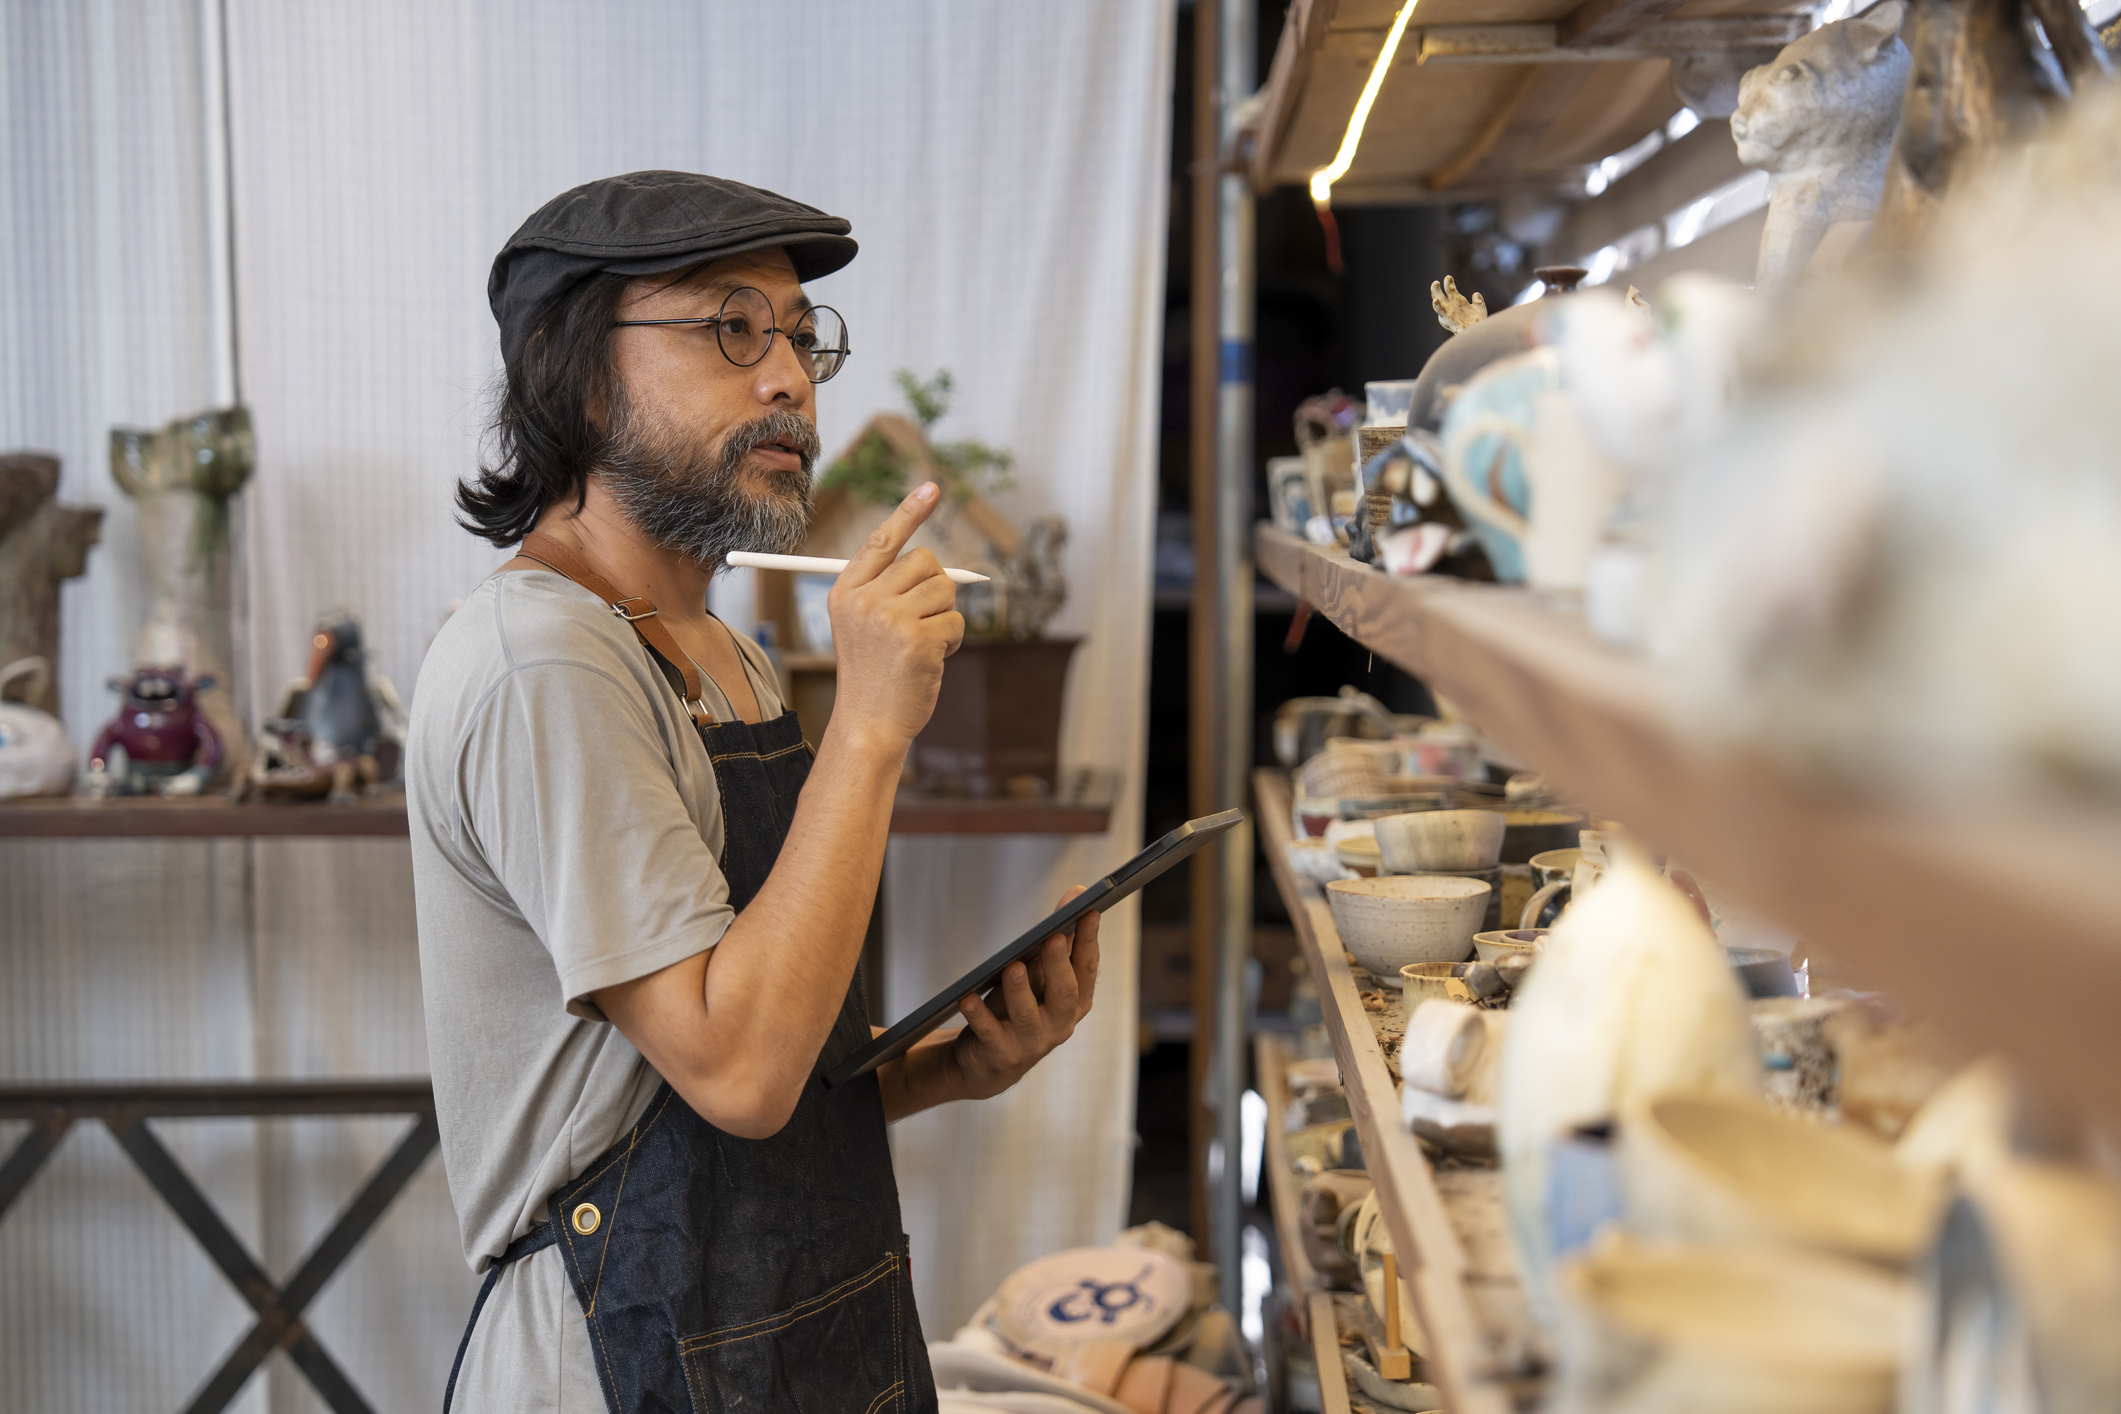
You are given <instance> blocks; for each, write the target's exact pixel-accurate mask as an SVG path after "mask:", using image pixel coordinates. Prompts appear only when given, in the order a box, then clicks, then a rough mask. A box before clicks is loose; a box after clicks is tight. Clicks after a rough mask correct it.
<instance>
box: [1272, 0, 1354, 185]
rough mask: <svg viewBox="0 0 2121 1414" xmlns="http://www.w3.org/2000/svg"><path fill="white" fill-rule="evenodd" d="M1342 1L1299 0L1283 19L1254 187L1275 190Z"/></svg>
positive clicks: (1275, 49)
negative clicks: (1285, 148)
mask: <svg viewBox="0 0 2121 1414" xmlns="http://www.w3.org/2000/svg"><path fill="white" fill-rule="evenodd" d="M1338 8H1339V0H1296V3H1294V4H1293V5H1291V6H1290V7H1289V14H1288V18H1286V19H1284V20H1283V21H1282V26H1281V38H1280V40H1279V41H1277V42H1276V44H1275V46H1274V64H1273V67H1271V68H1270V69H1268V70H1267V82H1266V94H1267V105H1266V111H1265V112H1264V113H1262V114H1261V115H1260V120H1259V132H1258V133H1257V135H1256V136H1255V137H1254V139H1253V143H1252V189H1253V190H1254V191H1260V192H1266V191H1272V190H1273V189H1274V187H1275V186H1276V185H1277V184H1276V182H1275V180H1274V165H1275V162H1276V161H1277V160H1278V159H1279V157H1280V156H1281V144H1282V140H1283V139H1284V138H1286V137H1287V136H1288V135H1289V124H1290V123H1292V122H1294V121H1295V120H1296V110H1297V108H1298V107H1299V106H1300V105H1301V104H1302V102H1303V96H1304V89H1305V87H1306V86H1307V85H1309V83H1310V82H1311V64H1312V60H1313V59H1315V58H1316V57H1317V55H1318V51H1319V50H1320V49H1321V48H1323V47H1324V45H1325V42H1326V33H1327V31H1328V30H1329V29H1330V28H1331V26H1332V24H1333V15H1334V12H1335V11H1336V10H1337V9H1338Z"/></svg>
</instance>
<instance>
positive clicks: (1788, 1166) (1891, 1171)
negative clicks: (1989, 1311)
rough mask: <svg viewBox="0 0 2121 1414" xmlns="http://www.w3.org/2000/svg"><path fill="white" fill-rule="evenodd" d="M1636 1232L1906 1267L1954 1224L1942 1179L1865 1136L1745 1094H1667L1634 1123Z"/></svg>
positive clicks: (1629, 1150) (1625, 1170) (1630, 1149)
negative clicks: (1943, 1225) (1782, 1246)
mask: <svg viewBox="0 0 2121 1414" xmlns="http://www.w3.org/2000/svg"><path fill="white" fill-rule="evenodd" d="M1619 1157H1620V1175H1621V1183H1622V1187H1623V1189H1624V1190H1625V1191H1626V1193H1627V1204H1628V1226H1629V1227H1630V1228H1631V1229H1632V1230H1634V1231H1635V1232H1637V1233H1640V1234H1642V1235H1643V1236H1645V1237H1657V1238H1669V1239H1676V1240H1679V1241H1686V1242H1712V1243H1713V1242H1782V1243H1791V1244H1795V1245H1798V1246H1803V1247H1812V1248H1820V1249H1824V1250H1826V1251H1830V1252H1840V1253H1846V1254H1847V1255H1849V1256H1852V1257H1868V1258H1871V1259H1873V1260H1877V1261H1884V1262H1893V1263H1905V1262H1909V1261H1912V1260H1913V1259H1914V1258H1915V1257H1916V1256H1917V1255H1919V1254H1920V1253H1922V1252H1925V1251H1927V1250H1929V1246H1930V1243H1931V1240H1932V1239H1933V1238H1934V1236H1935V1235H1936V1231H1937V1226H1938V1223H1939V1222H1940V1221H1941V1219H1942V1217H1943V1206H1944V1196H1945V1195H1944V1193H1943V1191H1942V1188H1941V1186H1940V1184H1939V1181H1938V1178H1937V1176H1936V1175H1935V1174H1934V1173H1931V1172H1926V1171H1924V1170H1921V1169H1916V1168H1912V1167H1909V1166H1906V1165H1902V1164H1900V1163H1898V1162H1896V1161H1895V1160H1894V1158H1893V1151H1892V1149H1891V1147H1890V1146H1889V1145H1887V1144H1885V1143H1883V1142H1882V1141H1880V1140H1877V1139H1874V1138H1872V1137H1871V1136H1870V1135H1868V1134H1864V1133H1861V1132H1858V1131H1856V1130H1854V1129H1850V1128H1846V1127H1841V1126H1831V1125H1823V1124H1816V1123H1813V1122H1812V1121H1810V1120H1805V1119H1800V1118H1798V1117H1797V1116H1795V1115H1792V1114H1788V1113H1786V1112H1784V1111H1782V1110H1778V1109H1774V1108H1771V1107H1770V1106H1768V1105H1767V1104H1765V1103H1763V1102H1761V1101H1759V1100H1756V1099H1750V1098H1746V1097H1742V1096H1735V1095H1724V1094H1714V1093H1709V1092H1699V1093H1678V1094H1666V1095H1661V1096H1659V1097H1658V1098H1657V1099H1655V1100H1652V1101H1651V1102H1650V1103H1648V1104H1646V1105H1641V1106H1638V1107H1637V1108H1635V1109H1634V1110H1632V1111H1631V1112H1630V1113H1628V1114H1627V1115H1625V1116H1623V1118H1622V1123H1621V1129H1620V1156H1619Z"/></svg>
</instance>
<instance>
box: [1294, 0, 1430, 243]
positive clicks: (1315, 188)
mask: <svg viewBox="0 0 2121 1414" xmlns="http://www.w3.org/2000/svg"><path fill="white" fill-rule="evenodd" d="M1416 3H1417V0H1407V3H1406V4H1404V5H1402V6H1400V8H1399V15H1398V17H1397V18H1396V19H1394V20H1393V21H1392V32H1391V33H1390V34H1388V35H1386V36H1385V47H1384V48H1383V49H1382V50H1380V51H1379V52H1378V55H1377V63H1376V64H1375V65H1374V66H1373V67H1372V68H1371V70H1370V81H1369V82H1368V83H1366V84H1364V85H1363V86H1362V97H1360V98H1358V99H1356V100H1355V111H1354V112H1353V113H1351V114H1349V115H1348V131H1347V135H1346V136H1345V137H1343V138H1341V140H1340V151H1339V152H1338V153H1336V154H1334V157H1333V165H1332V166H1330V167H1321V168H1319V169H1318V170H1317V171H1316V172H1313V173H1312V174H1311V200H1313V201H1315V202H1317V203H1318V204H1319V205H1320V206H1324V205H1325V204H1326V203H1328V202H1330V201H1331V200H1332V199H1333V184H1334V183H1335V182H1337V181H1339V180H1340V179H1341V178H1342V177H1345V176H1346V175H1347V174H1348V169H1349V168H1350V167H1352V166H1354V165H1355V149H1356V148H1357V147H1359V146H1361V145H1362V125H1363V124H1364V123H1366V122H1368V121H1369V120H1370V105H1371V104H1373V103H1375V102H1376V101H1377V91H1378V90H1379V89H1381V88H1383V87H1384V86H1385V70H1387V69H1389V68H1391V67H1392V56H1393V55H1394V54H1397V53H1398V52H1399V39H1400V36H1401V35H1403V34H1405V33H1406V32H1407V21H1408V20H1411V19H1413V18H1414V6H1415V4H1416Z"/></svg>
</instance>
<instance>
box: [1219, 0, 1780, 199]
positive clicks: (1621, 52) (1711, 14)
mask: <svg viewBox="0 0 2121 1414" xmlns="http://www.w3.org/2000/svg"><path fill="white" fill-rule="evenodd" d="M1401 4H1402V0H1295V3H1294V4H1291V5H1290V6H1289V10H1288V16H1287V18H1286V19H1285V20H1284V21H1283V25H1282V32H1281V39H1280V42H1279V44H1278V45H1277V47H1276V49H1275V54H1274V63H1273V67H1272V69H1271V70H1270V71H1269V73H1268V75H1267V78H1266V83H1265V85H1264V89H1263V92H1264V95H1265V105H1264V110H1263V112H1262V114H1261V117H1260V122H1259V128H1258V136H1257V141H1256V143H1255V144H1254V147H1253V155H1252V158H1251V177H1252V183H1253V185H1254V187H1255V188H1257V189H1258V190H1260V191H1267V190H1269V189H1271V188H1273V187H1276V186H1281V185H1289V184H1303V183H1306V182H1308V181H1309V180H1310V178H1311V174H1312V173H1314V172H1316V171H1317V170H1319V169H1320V168H1322V167H1325V166H1327V165H1328V164H1329V163H1331V162H1332V161H1333V158H1334V155H1335V153H1336V152H1337V151H1338V150H1339V147H1340V143H1341V139H1342V136H1343V134H1344V133H1345V132H1346V131H1347V126H1348V120H1349V117H1350V116H1351V115H1352V113H1353V111H1354V108H1355V103H1356V99H1357V97H1358V96H1359V95H1360V94H1361V93H1362V91H1363V88H1364V86H1365V85H1366V84H1367V83H1368V82H1369V78H1370V73H1371V70H1372V69H1373V68H1374V67H1375V65H1376V62H1377V57H1378V55H1379V53H1380V52H1382V50H1383V48H1384V44H1385V40H1386V37H1387V35H1388V33H1389V31H1390V30H1391V27H1392V22H1393V19H1394V17H1395V16H1396V15H1397V14H1398V13H1399V10H1400V7H1401ZM1805 8H1806V6H1805V4H1804V3H1803V0H1676V3H1675V0H1422V3H1421V5H1420V7H1419V8H1418V9H1417V10H1416V11H1415V13H1414V15H1413V17H1412V19H1411V20H1410V21H1409V25H1408V28H1407V30H1406V32H1405V34H1404V35H1403V37H1402V38H1401V41H1400V45H1399V49H1398V52H1397V53H1396V55H1395V56H1394V59H1393V63H1392V67H1391V69H1390V71H1389V72H1388V73H1387V74H1386V76H1385V81H1384V84H1383V87H1382V88H1381V89H1380V90H1379V91H1378V94H1377V99H1376V106H1375V107H1374V108H1373V109H1372V110H1371V112H1370V117H1369V122H1368V124H1367V126H1366V127H1365V128H1364V131H1363V140H1362V144H1361V146H1360V147H1359V148H1357V150H1356V153H1355V158H1354V164H1353V165H1352V166H1351V167H1350V168H1349V169H1348V172H1347V174H1346V175H1345V176H1343V177H1342V178H1341V179H1340V181H1339V182H1337V183H1335V184H1334V187H1333V201H1334V204H1335V205H1366V204H1367V205H1376V204H1404V203H1407V202H1437V201H1471V200H1481V199H1485V198H1491V197H1494V196H1498V195H1501V194H1503V193H1506V192H1510V191H1529V192H1548V193H1552V194H1553V195H1555V196H1562V197H1574V198H1577V199H1581V198H1582V196H1583V195H1584V184H1583V173H1584V169H1585V168H1586V167H1587V166H1589V165H1590V164H1592V163H1595V162H1598V161H1599V160H1601V159H1602V158H1605V157H1607V156H1609V155H1611V154H1613V153H1616V152H1619V151H1621V150H1622V149H1624V148H1627V147H1629V146H1631V145H1633V144H1634V143H1636V142H1638V141H1640V140H1641V139H1642V138H1644V137H1645V136H1647V135H1648V134H1649V133H1651V132H1652V131H1653V130H1655V129H1657V128H1659V127H1661V126H1663V125H1664V124H1665V122H1666V121H1667V120H1668V119H1670V118H1671V116H1672V115H1673V114H1674V113H1675V112H1677V111H1678V109H1679V106H1680V103H1679V99H1678V97H1677V96H1676V95H1675V94H1674V93H1673V91H1672V87H1671V83H1670V81H1669V77H1668V75H1669V66H1670V62H1671V60H1672V59H1674V58H1676V57H1681V56H1689V55H1691V56H1703V55H1714V54H1743V55H1746V56H1749V58H1750V61H1751V62H1752V63H1765V62H1767V60H1768V59H1770V58H1772V57H1773V56H1774V53H1775V51H1776V50H1778V49H1780V48H1782V46H1783V45H1785V44H1787V43H1789V42H1790V41H1791V40H1794V39H1796V38H1798V37H1800V36H1801V35H1803V34H1805V33H1806V32H1807V31H1808V30H1809V29H1810V27H1811V22H1810V18H1809V16H1808V15H1806V14H1804V13H1803V10H1804V9H1805Z"/></svg>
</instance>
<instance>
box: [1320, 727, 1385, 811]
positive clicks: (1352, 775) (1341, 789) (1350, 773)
mask: <svg viewBox="0 0 2121 1414" xmlns="http://www.w3.org/2000/svg"><path fill="white" fill-rule="evenodd" d="M1335 740H1344V738H1335ZM1391 775H1393V772H1391V771H1389V770H1387V769H1386V768H1385V765H1384V763H1382V762H1380V761H1379V760H1378V759H1377V757H1376V755H1375V754H1373V753H1371V752H1367V751H1346V750H1342V751H1333V750H1326V751H1321V752H1319V753H1318V755H1316V756H1314V757H1312V758H1311V759H1310V760H1308V761H1306V762H1304V764H1303V766H1302V767H1301V768H1299V769H1298V771H1297V773H1296V782H1297V793H1298V794H1299V795H1300V796H1302V797H1303V798H1305V799H1308V800H1341V799H1344V798H1346V797H1349V796H1363V797H1370V796H1380V795H1384V794H1386V793H1387V789H1388V786H1387V782H1388V779H1389V777H1390V776H1391Z"/></svg>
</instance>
